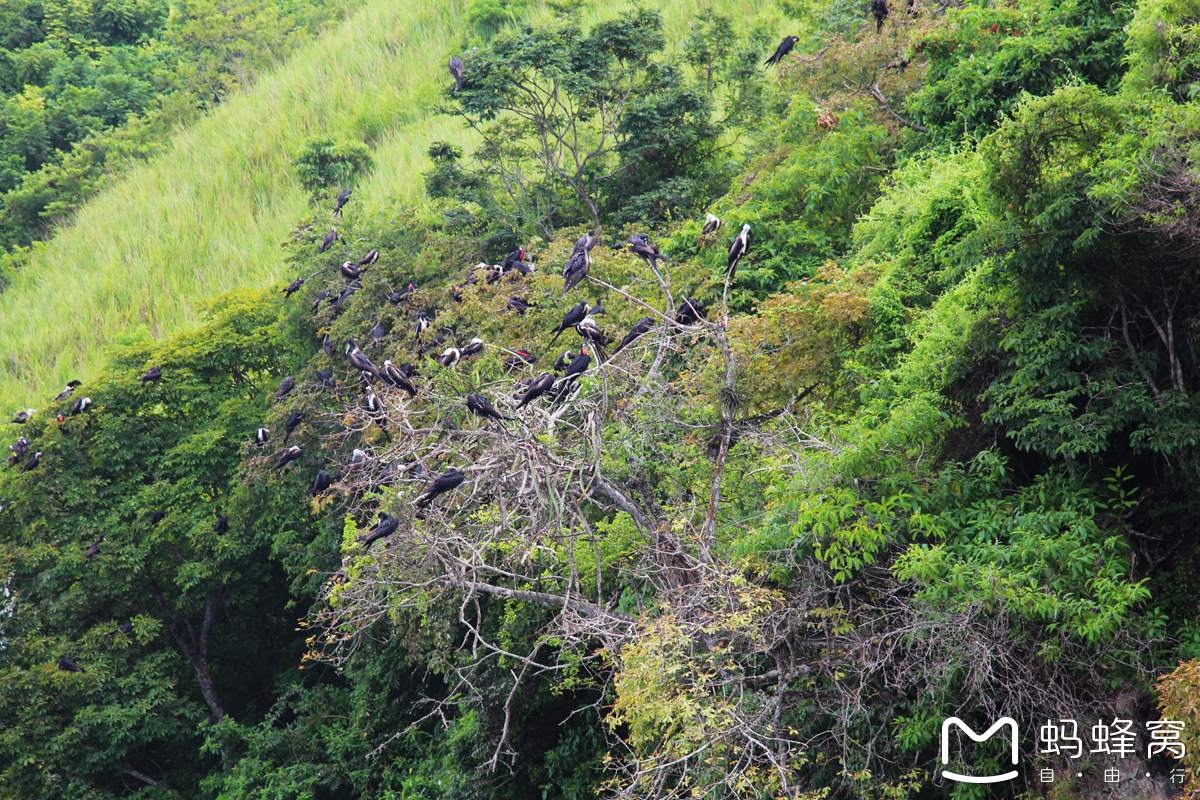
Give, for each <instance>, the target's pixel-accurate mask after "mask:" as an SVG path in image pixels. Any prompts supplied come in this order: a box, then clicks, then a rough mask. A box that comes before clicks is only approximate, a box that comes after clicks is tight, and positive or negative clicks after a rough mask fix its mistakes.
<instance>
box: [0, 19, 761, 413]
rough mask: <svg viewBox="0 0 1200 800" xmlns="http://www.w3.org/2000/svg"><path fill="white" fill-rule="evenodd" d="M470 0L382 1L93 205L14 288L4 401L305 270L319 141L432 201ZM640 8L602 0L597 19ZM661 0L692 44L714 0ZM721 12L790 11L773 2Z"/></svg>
mask: <svg viewBox="0 0 1200 800" xmlns="http://www.w3.org/2000/svg"><path fill="white" fill-rule="evenodd" d="M465 5H466V0H449V2H446V1H445V0H405V2H403V3H397V2H394V0H367V2H364V3H363V4H362V6H361V7H360V8H359V10H358V11H356V12H355V13H353V14H352V15H351V16H350V17H349V18H348V19H346V20H345V21H344V22H343V23H341V24H340V25H338V26H336V27H335V28H334V29H332V30H331V31H329V32H328V33H326V34H325V35H324V36H322V37H321V38H320V39H319V40H317V41H315V42H313V43H311V44H310V45H308V46H306V47H304V48H301V50H299V51H298V52H297V53H296V54H295V55H294V56H293V57H292V58H291V59H290V60H289V61H288V62H287V63H286V64H285V65H283V66H281V67H280V68H279V69H277V70H275V71H274V72H272V73H271V74H269V75H267V76H265V77H264V78H262V79H261V80H260V81H259V82H258V83H257V84H256V85H255V86H254V87H253V88H252V89H250V90H249V91H246V92H244V93H242V94H240V95H238V96H236V97H234V98H231V99H230V100H229V101H227V102H226V103H224V104H223V105H222V107H221V108H219V109H218V110H217V111H216V113H214V114H212V115H210V116H208V117H206V118H204V119H202V120H200V121H199V122H197V123H196V124H194V125H192V126H191V127H189V128H188V129H186V130H183V131H181V132H179V133H178V134H177V135H175V136H174V137H173V138H172V140H171V141H170V142H169V143H168V144H167V146H166V147H165V148H164V150H163V152H162V153H161V154H160V155H159V156H157V157H156V158H155V159H154V160H153V161H152V162H150V163H148V164H146V165H143V166H141V167H139V168H137V169H135V170H134V171H133V172H131V173H130V174H129V175H127V176H126V177H125V178H124V179H122V180H121V181H119V182H118V183H117V184H116V185H114V186H113V187H112V188H111V189H110V190H108V191H107V192H105V193H103V194H102V195H101V196H99V197H97V198H96V199H94V200H93V201H91V202H90V203H88V204H87V205H86V206H84V207H83V208H82V209H81V210H80V212H79V213H78V214H77V215H76V218H75V219H74V220H73V222H72V224H71V225H70V226H69V227H67V228H64V229H63V230H61V231H59V232H57V234H56V235H55V236H54V237H53V238H52V239H51V240H50V242H49V243H48V245H47V246H46V247H45V248H44V249H43V250H42V251H41V252H39V253H38V254H37V255H36V256H35V257H34V258H33V259H32V260H31V261H30V262H29V264H28V266H27V267H26V268H25V269H23V270H22V272H21V273H20V274H19V275H18V276H17V277H16V279H15V281H14V283H13V284H12V285H11V286H10V287H9V289H8V290H7V291H6V292H4V293H3V294H2V295H0V403H2V404H3V405H2V406H0V408H4V409H8V408H18V407H20V408H24V407H25V406H26V405H33V406H35V407H38V406H42V405H44V404H45V402H46V400H47V399H48V398H49V397H52V396H53V395H54V394H55V393H57V392H58V390H59V389H61V388H62V385H63V384H65V383H66V381H68V380H70V379H71V378H80V379H82V380H84V381H85V382H86V381H87V380H88V378H89V377H90V376H92V375H95V374H97V373H98V372H99V370H100V369H101V368H102V367H103V366H104V349H105V347H106V345H107V344H108V343H109V342H111V341H112V339H113V337H115V336H117V335H118V334H119V333H121V332H122V331H124V330H127V329H129V328H131V327H136V326H145V327H146V328H147V329H148V330H149V332H150V333H151V334H152V335H154V336H161V335H164V334H168V333H173V332H176V331H179V330H182V329H185V328H187V327H189V326H190V325H192V324H194V323H195V321H196V317H197V311H196V309H197V304H198V303H199V302H201V301H203V300H204V299H206V298H210V297H213V296H215V295H217V294H219V293H221V292H224V291H227V290H229V289H232V288H235V287H239V286H251V287H260V286H263V285H265V284H267V283H269V282H272V281H276V280H279V279H280V278H281V277H288V278H289V279H290V276H283V275H281V271H282V267H283V252H282V250H281V249H280V243H281V242H282V241H283V240H284V239H285V238H286V236H287V234H288V232H289V231H290V230H292V229H293V228H294V227H295V225H296V224H297V222H298V221H300V220H301V219H303V218H305V217H306V216H307V215H309V214H310V213H311V210H310V208H309V206H308V197H307V195H306V193H305V192H304V191H303V190H302V188H301V187H300V186H299V185H298V183H297V181H296V179H295V175H294V172H293V169H292V166H291V163H290V159H291V157H292V156H293V155H294V154H295V153H296V151H297V150H298V149H299V147H300V145H301V143H302V142H303V141H304V140H305V139H306V138H308V137H310V136H318V135H326V134H331V133H332V134H338V135H341V136H343V137H346V138H359V139H362V140H363V141H366V142H367V143H368V144H369V145H371V146H372V147H373V148H374V153H373V156H374V159H375V165H376V166H375V169H374V170H373V171H372V173H371V174H370V175H369V176H367V177H366V178H365V179H364V180H363V181H362V183H361V184H360V186H359V187H358V188H357V189H356V192H355V196H356V203H361V205H360V207H361V208H363V209H364V210H368V211H369V210H374V209H378V208H381V207H383V206H384V205H385V204H386V203H390V202H393V201H394V200H396V199H401V200H416V199H418V197H419V194H420V192H421V188H420V187H421V180H420V173H421V172H422V171H423V170H424V169H426V168H427V166H428V165H427V161H426V158H425V151H426V150H427V148H428V146H429V143H430V142H432V141H434V140H443V141H448V142H451V143H454V144H458V145H460V146H462V147H464V149H465V150H467V151H468V152H469V151H470V148H471V143H472V138H471V136H470V134H469V133H468V132H467V131H466V130H465V129H464V128H463V126H462V123H461V122H460V121H458V120H456V119H454V118H450V117H439V116H436V115H435V113H434V109H435V107H436V106H437V103H438V99H439V93H440V92H442V91H444V90H445V88H446V86H447V85H448V84H449V81H450V76H449V74H448V73H447V71H446V69H445V59H446V54H447V53H450V52H452V51H453V50H454V49H455V47H456V46H457V44H458V43H459V42H460V41H461V37H462V26H463V24H464V23H463V10H464V7H465ZM631 5H632V4H631V3H627V2H621V1H618V2H601V1H598V2H595V3H593V4H591V5H589V6H588V7H587V8H586V9H585V11H584V15H583V18H584V23H585V24H590V23H592V22H595V21H598V20H602V19H611V18H612V17H614V16H615V15H617V14H619V13H621V12H622V11H623V10H624V9H626V8H628V7H630V6H631ZM658 5H660V7H661V8H662V10H663V12H664V16H665V18H666V21H667V26H668V30H669V35H670V38H671V39H676V40H677V39H678V38H680V37H682V35H683V34H684V33H685V31H686V26H687V24H688V22H689V21H690V20H691V19H692V18H693V16H694V15H695V14H696V13H697V12H698V11H699V9H700V8H701V5H702V4H701V3H700V2H698V0H684V2H673V1H668V0H659V3H658ZM720 8H721V10H722V12H723V13H732V14H736V15H738V16H740V17H742V18H749V17H753V16H754V15H756V14H760V13H763V14H766V15H770V16H776V15H777V12H776V11H775V7H774V3H773V2H772V0H740V1H739V2H737V3H735V4H733V5H729V4H726V5H723V6H721V7H720ZM548 13H549V12H547V11H546V10H545V9H541V8H539V9H536V10H535V11H534V12H533V16H534V17H538V16H541V15H547V14H548ZM778 21H779V22H782V20H778Z"/></svg>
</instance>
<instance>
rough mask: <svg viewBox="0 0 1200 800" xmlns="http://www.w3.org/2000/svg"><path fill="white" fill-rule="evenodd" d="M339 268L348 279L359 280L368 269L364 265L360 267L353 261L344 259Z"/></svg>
mask: <svg viewBox="0 0 1200 800" xmlns="http://www.w3.org/2000/svg"><path fill="white" fill-rule="evenodd" d="M339 269H340V271H341V273H342V276H343V277H344V278H345V279H346V280H348V281H356V280H358V279H359V278H360V277H361V276H362V274H363V273H364V272H366V270H367V268H366V267H362V268H361V269H360V268H359V267H357V266H355V264H354V262H353V261H343V262H342V266H341V267H339Z"/></svg>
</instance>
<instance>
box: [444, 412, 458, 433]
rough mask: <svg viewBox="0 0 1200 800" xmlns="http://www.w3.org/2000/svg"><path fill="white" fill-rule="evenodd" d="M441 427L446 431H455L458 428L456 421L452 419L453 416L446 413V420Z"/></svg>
mask: <svg viewBox="0 0 1200 800" xmlns="http://www.w3.org/2000/svg"><path fill="white" fill-rule="evenodd" d="M442 427H443V428H445V429H446V430H448V431H456V430H458V423H456V422H455V421H454V417H452V416H450V415H449V414H447V415H446V421H445V422H443V423H442Z"/></svg>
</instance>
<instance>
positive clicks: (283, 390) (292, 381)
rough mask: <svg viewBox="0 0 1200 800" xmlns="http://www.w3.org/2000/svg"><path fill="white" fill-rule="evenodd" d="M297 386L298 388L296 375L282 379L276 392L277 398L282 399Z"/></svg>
mask: <svg viewBox="0 0 1200 800" xmlns="http://www.w3.org/2000/svg"><path fill="white" fill-rule="evenodd" d="M295 388H296V377H295V376H294V375H288V376H287V377H286V378H284V379H283V380H282V381H280V383H279V391H277V392H275V399H276V400H282V399H283V398H285V397H287V396H288V393H289V392H291V391H292V389H295Z"/></svg>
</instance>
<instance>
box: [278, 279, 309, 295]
mask: <svg viewBox="0 0 1200 800" xmlns="http://www.w3.org/2000/svg"><path fill="white" fill-rule="evenodd" d="M303 285H304V278H296V280H294V281H292V282H291V283H289V284H288V285H287V286H285V287H283V298H284V299H285V300H286V299H288V298H290V297H291V296H292V295H293V294H295V293H296V292H298V291H300V287H301V286H303Z"/></svg>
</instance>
